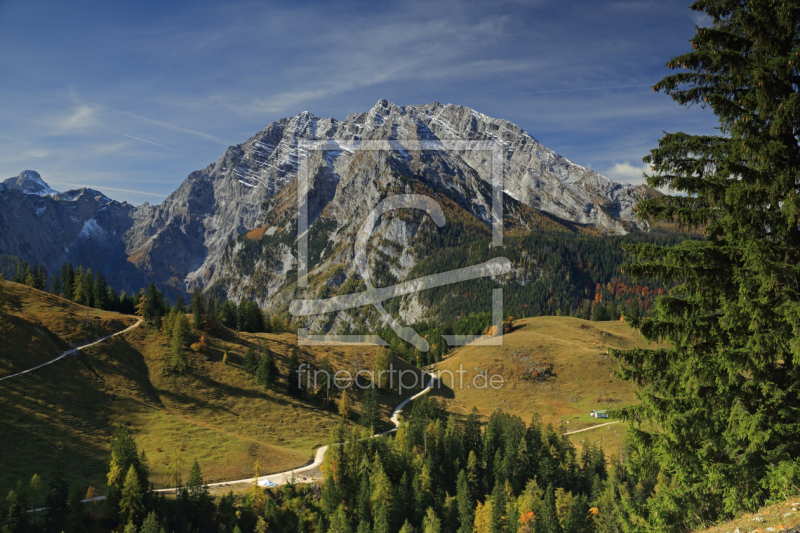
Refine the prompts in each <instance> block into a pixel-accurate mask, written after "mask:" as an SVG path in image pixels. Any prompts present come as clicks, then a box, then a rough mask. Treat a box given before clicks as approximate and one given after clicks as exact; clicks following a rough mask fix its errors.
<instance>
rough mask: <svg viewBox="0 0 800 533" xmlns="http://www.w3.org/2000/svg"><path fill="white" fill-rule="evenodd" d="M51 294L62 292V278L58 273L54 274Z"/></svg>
mask: <svg viewBox="0 0 800 533" xmlns="http://www.w3.org/2000/svg"><path fill="white" fill-rule="evenodd" d="M50 294H55V295H59V294H61V278H60V277H59V275H58V274H53V281H52V283H50Z"/></svg>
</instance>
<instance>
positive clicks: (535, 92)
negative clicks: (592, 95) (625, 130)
mask: <svg viewBox="0 0 800 533" xmlns="http://www.w3.org/2000/svg"><path fill="white" fill-rule="evenodd" d="M653 85H655V84H654V83H648V84H646V85H618V86H617V87H588V88H586V89H558V90H555V91H525V92H521V93H518V94H542V93H569V92H572V91H599V90H602V89H629V88H631V87H652V86H653Z"/></svg>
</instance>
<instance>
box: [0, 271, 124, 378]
mask: <svg viewBox="0 0 800 533" xmlns="http://www.w3.org/2000/svg"><path fill="white" fill-rule="evenodd" d="M3 288H4V291H5V293H6V298H7V308H6V314H5V316H4V317H3V319H2V322H0V377H2V376H5V375H8V374H14V373H16V372H19V371H21V370H25V369H26V368H30V367H32V366H36V365H37V364H40V363H43V362H45V361H48V360H50V359H53V358H55V357H57V356H58V355H59V354H60V353H61V352H63V351H64V350H66V349H68V348H69V347H70V346H71V345H78V344H82V343H84V342H87V341H90V340H93V339H96V338H98V337H103V336H105V335H108V334H110V333H114V332H117V331H120V330H122V329H125V328H126V327H127V326H130V325H131V324H133V323H135V322H136V318H135V317H131V316H127V315H121V314H119V313H113V312H110V311H101V310H99V309H90V310H89V321H88V324H87V320H86V308H85V307H83V306H82V305H78V304H76V303H73V302H70V301H69V300H64V299H62V298H58V297H56V296H53V295H51V294H47V293H46V292H42V291H38V290H36V289H32V288H30V287H27V286H25V285H19V284H17V283H12V282H5V283H4V284H3Z"/></svg>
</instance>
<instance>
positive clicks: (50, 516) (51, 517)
mask: <svg viewBox="0 0 800 533" xmlns="http://www.w3.org/2000/svg"><path fill="white" fill-rule="evenodd" d="M68 498H69V487H68V485H67V480H66V479H65V478H64V467H63V459H62V457H61V452H60V451H59V452H56V457H55V468H54V469H53V473H52V474H51V476H50V483H49V485H48V490H47V495H46V496H45V498H44V506H45V507H46V508H47V510H46V511H45V515H44V530H45V531H46V532H48V533H58V532H60V531H61V530H62V527H63V524H64V520H65V519H66V517H67V512H68V507H67V501H68Z"/></svg>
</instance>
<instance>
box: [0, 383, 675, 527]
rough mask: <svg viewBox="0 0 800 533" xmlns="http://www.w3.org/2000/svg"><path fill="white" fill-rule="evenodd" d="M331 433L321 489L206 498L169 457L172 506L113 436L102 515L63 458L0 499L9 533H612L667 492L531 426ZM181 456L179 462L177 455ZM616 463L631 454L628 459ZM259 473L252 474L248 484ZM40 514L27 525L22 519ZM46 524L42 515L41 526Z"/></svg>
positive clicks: (142, 463) (415, 422)
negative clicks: (69, 477)
mask: <svg viewBox="0 0 800 533" xmlns="http://www.w3.org/2000/svg"><path fill="white" fill-rule="evenodd" d="M371 435H372V429H371V428H365V427H361V426H354V427H353V428H352V429H351V430H348V429H347V428H346V427H345V425H344V424H338V425H337V426H335V427H334V428H333V430H332V432H331V436H330V439H329V443H328V444H329V447H328V451H327V453H326V456H325V461H324V465H323V472H324V481H323V482H322V484H321V485H306V486H298V485H296V484H295V483H293V482H292V483H289V484H287V485H284V486H282V487H280V488H275V489H264V488H262V487H259V486H258V485H253V486H252V487H251V489H249V490H248V491H247V492H245V493H241V494H233V493H229V494H227V495H224V496H221V497H219V498H213V497H211V496H210V495H209V490H208V487H207V485H206V483H205V482H204V480H203V476H202V471H201V469H200V466H199V465H198V463H197V461H194V463H193V465H192V467H191V469H190V471H189V473H188V477H187V478H186V480H184V478H183V472H182V471H181V467H180V465H181V460H180V458H179V457H178V456H175V457H170V458H168V459H167V461H168V464H169V475H170V481H169V483H170V484H171V485H173V486H174V487H177V491H176V493H177V494H176V497H175V499H171V498H170V499H167V498H166V497H165V496H164V494H163V493H157V492H154V490H153V486H152V483H151V482H150V468H149V463H148V459H147V457H146V456H145V454H144V453H143V452H139V451H138V450H137V447H136V443H135V441H134V440H133V436H132V435H131V433H130V431H129V430H128V429H127V428H126V427H124V426H119V427H118V428H117V430H116V431H115V434H114V436H113V439H112V443H111V457H110V460H109V466H108V475H107V478H108V489H107V492H106V500H105V506H104V511H103V515H102V516H96V515H95V514H94V511H93V508H94V505H93V503H91V502H87V503H81V500H82V499H84V497H87V498H88V497H90V496H91V495H97V491H96V490H95V489H93V488H91V487H89V488H88V489H87V488H86V487H81V486H74V487H72V488H71V489H70V487H69V486H68V484H67V483H66V481H65V476H64V472H63V469H62V467H61V466H60V464H61V463H60V459H59V458H58V457H56V461H55V462H56V465H55V468H54V471H53V473H52V475H51V476H50V482H49V484H48V487H47V489H46V490H45V491H44V498H42V497H41V496H42V487H41V479H39V477H38V476H34V479H32V480H31V481H30V483H27V484H26V483H22V482H20V483H18V485H17V488H15V489H14V490H12V491H11V492H10V493H9V494H8V496H7V497H6V498H5V499H4V500H0V530H2V531H4V532H7V533H34V532H40V531H41V532H43V533H59V532H61V531H63V532H64V533H86V532H87V531H88V530H90V529H91V530H98V529H99V530H102V531H110V530H116V531H124V533H167V532H170V533H218V532H219V531H231V532H237V533H251V532H252V533H265V532H266V531H267V530H272V531H287V532H289V531H291V532H297V531H303V532H307V533H317V532H318V533H325V532H335V533H348V532H349V533H353V532H361V533H366V532H370V533H391V532H395V531H402V532H404V533H410V532H413V531H423V532H430V533H471V532H476V533H506V532H520V533H528V532H537V533H552V532H556V533H578V532H586V533H590V532H606V531H609V532H610V531H618V530H620V528H621V525H622V523H623V521H622V517H624V516H625V515H626V513H627V512H628V511H627V510H628V509H629V508H630V507H632V506H635V505H638V504H641V503H642V502H644V501H645V500H647V499H648V498H649V497H651V495H652V494H653V493H654V492H656V491H659V490H661V489H662V488H663V487H665V486H668V485H669V484H670V482H671V481H670V479H669V478H668V477H667V476H666V475H665V474H664V473H663V472H659V471H658V470H657V469H653V470H651V471H650V472H649V473H648V475H646V476H637V475H634V474H632V473H631V472H629V471H628V470H627V469H626V467H625V463H624V461H623V459H624V456H611V457H610V458H609V457H607V456H606V454H605V452H604V451H603V449H602V447H600V446H595V445H593V444H591V443H588V442H587V443H586V444H585V445H584V446H583V449H582V451H581V452H580V453H578V452H577V451H576V449H575V447H574V445H573V444H572V443H571V442H570V441H569V439H568V438H567V437H566V436H563V435H561V434H559V433H558V432H557V431H556V430H555V429H554V428H553V426H552V425H550V424H542V423H541V422H540V421H539V420H538V418H537V417H534V418H533V419H532V420H531V422H530V423H529V424H525V423H524V422H523V421H522V420H521V419H520V418H519V417H517V416H513V415H511V414H508V413H504V412H500V411H498V412H495V413H494V414H493V415H492V416H491V417H490V418H489V420H488V423H487V424H486V425H485V427H484V428H482V427H481V420H480V417H479V415H478V414H477V412H475V411H474V410H473V412H472V413H471V414H470V415H469V416H468V417H466V419H464V420H460V419H458V418H456V417H454V416H452V415H451V416H446V414H445V411H444V405H443V403H442V402H441V401H439V400H437V399H435V398H426V397H422V398H420V399H418V400H417V401H415V402H414V406H413V409H412V413H411V416H410V419H409V420H408V421H403V422H402V423H401V425H400V427H399V429H398V431H397V433H396V435H395V436H394V437H393V438H392V437H381V438H369V437H370V436H371ZM176 453H177V452H176ZM624 453H629V452H628V451H627V450H626V451H625V452H624ZM259 468H260V467H259V466H258V463H256V465H255V467H254V474H255V475H258V473H259ZM37 505H43V506H44V507H46V508H47V509H46V510H45V511H44V512H43V513H40V517H39V519H40V520H38V521H37V517H35V516H34V515H33V514H32V513H27V512H26V509H27V508H29V507H36V506H37ZM41 515H43V516H41Z"/></svg>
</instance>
